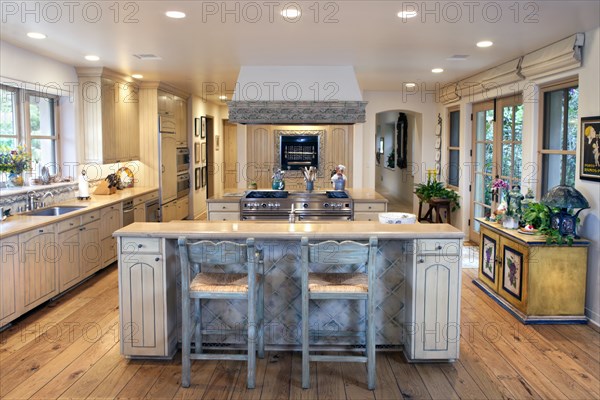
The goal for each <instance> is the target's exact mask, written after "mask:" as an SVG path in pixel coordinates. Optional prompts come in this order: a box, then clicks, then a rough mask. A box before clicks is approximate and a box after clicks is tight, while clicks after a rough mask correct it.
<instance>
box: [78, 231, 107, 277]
mask: <svg viewBox="0 0 600 400" xmlns="http://www.w3.org/2000/svg"><path fill="white" fill-rule="evenodd" d="M79 229H80V232H79V241H80V244H81V253H80V254H81V265H82V271H83V276H84V277H87V276H90V275H91V274H93V273H94V272H96V271H98V270H99V269H100V265H101V263H102V247H101V244H100V221H96V222H92V223H91V224H87V225H84V226H82V227H81V228H79Z"/></svg>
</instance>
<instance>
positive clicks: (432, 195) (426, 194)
mask: <svg viewBox="0 0 600 400" xmlns="http://www.w3.org/2000/svg"><path fill="white" fill-rule="evenodd" d="M415 187H416V189H415V194H416V195H417V196H418V197H419V199H421V200H422V201H430V200H431V199H436V198H437V199H447V200H450V204H451V205H452V211H456V210H457V209H459V208H460V203H459V200H460V196H459V195H458V193H456V192H455V191H454V190H451V189H446V188H445V187H444V184H443V183H442V182H438V181H436V180H428V181H427V183H419V184H417V185H415Z"/></svg>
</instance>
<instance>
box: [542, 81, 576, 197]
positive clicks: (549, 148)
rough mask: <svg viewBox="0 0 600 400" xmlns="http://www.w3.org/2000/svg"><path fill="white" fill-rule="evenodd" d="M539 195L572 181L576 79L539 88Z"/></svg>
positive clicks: (573, 174)
mask: <svg viewBox="0 0 600 400" xmlns="http://www.w3.org/2000/svg"><path fill="white" fill-rule="evenodd" d="M541 98H542V107H543V108H542V109H543V122H542V140H541V146H542V148H541V150H540V156H541V166H542V168H541V174H542V177H541V186H540V195H541V194H544V193H546V192H547V191H548V190H549V189H551V188H553V187H554V186H557V185H568V186H573V185H574V184H575V171H576V169H577V168H576V161H575V152H576V149H577V147H576V146H577V126H578V108H579V89H578V84H577V82H576V81H570V82H564V83H562V84H561V85H553V86H551V87H546V88H542V95H541Z"/></svg>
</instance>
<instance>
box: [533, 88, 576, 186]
mask: <svg viewBox="0 0 600 400" xmlns="http://www.w3.org/2000/svg"><path fill="white" fill-rule="evenodd" d="M574 87H576V88H577V89H579V78H578V77H577V76H575V77H570V78H566V79H563V80H560V81H558V82H553V83H549V84H546V85H542V86H540V88H539V125H538V151H537V153H538V156H537V165H538V173H537V178H538V179H537V185H536V193H539V198H541V196H542V195H543V193H542V188H543V187H544V167H543V163H544V155H546V154H555V155H565V156H567V155H572V156H575V158H576V159H577V146H575V149H574V150H564V149H563V150H551V149H544V135H545V131H546V126H545V124H546V118H545V117H546V115H545V108H546V105H545V101H544V99H545V97H546V96H545V95H546V93H548V92H554V91H557V90H564V89H570V88H574ZM563 112H564V109H563ZM577 120H578V121H579V104H578V105H577ZM577 132H578V133H577V135H578V137H579V134H580V133H579V123H578V125H577ZM562 172H563V171H561V174H562ZM576 180H577V171H575V181H576Z"/></svg>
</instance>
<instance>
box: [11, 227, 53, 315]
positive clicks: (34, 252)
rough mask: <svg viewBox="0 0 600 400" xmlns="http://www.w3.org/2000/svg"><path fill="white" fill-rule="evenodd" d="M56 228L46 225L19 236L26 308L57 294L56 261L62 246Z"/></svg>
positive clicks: (22, 292) (21, 273)
mask: <svg viewBox="0 0 600 400" xmlns="http://www.w3.org/2000/svg"><path fill="white" fill-rule="evenodd" d="M55 229H56V227H55V225H47V226H44V227H41V228H37V229H34V230H32V231H29V232H25V233H21V234H20V235H19V245H20V257H21V262H20V263H19V267H20V277H21V279H22V281H21V286H20V288H19V289H20V290H21V294H20V295H21V296H23V311H29V310H31V309H32V308H34V307H35V306H37V305H39V304H41V303H43V302H45V301H46V300H49V299H51V298H52V297H54V296H56V295H57V294H58V291H59V288H58V274H57V270H56V262H57V260H58V259H59V258H60V248H59V247H58V246H57V245H56V238H55Z"/></svg>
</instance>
